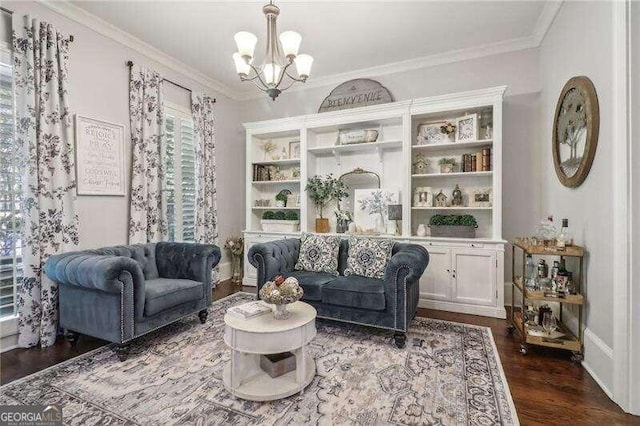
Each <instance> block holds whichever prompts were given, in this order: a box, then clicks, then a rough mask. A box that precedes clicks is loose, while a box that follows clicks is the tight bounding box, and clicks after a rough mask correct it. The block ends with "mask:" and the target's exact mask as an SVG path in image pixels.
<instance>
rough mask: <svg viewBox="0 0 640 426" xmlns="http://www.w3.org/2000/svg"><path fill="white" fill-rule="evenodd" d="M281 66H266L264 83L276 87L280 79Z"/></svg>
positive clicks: (263, 71)
mask: <svg viewBox="0 0 640 426" xmlns="http://www.w3.org/2000/svg"><path fill="white" fill-rule="evenodd" d="M280 70H281V68H280V65H278V64H264V69H263V70H262V73H263V74H264V81H265V83H267V84H269V85H275V83H276V82H278V80H279V77H280Z"/></svg>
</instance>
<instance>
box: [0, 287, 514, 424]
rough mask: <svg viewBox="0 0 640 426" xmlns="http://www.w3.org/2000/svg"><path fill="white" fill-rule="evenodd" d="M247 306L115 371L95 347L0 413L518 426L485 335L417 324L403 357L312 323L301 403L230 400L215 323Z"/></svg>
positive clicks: (148, 420)
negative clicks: (310, 375) (24, 407)
mask: <svg viewBox="0 0 640 426" xmlns="http://www.w3.org/2000/svg"><path fill="white" fill-rule="evenodd" d="M248 300H253V295H250V294H247V293H236V294H234V295H231V296H229V297H227V298H225V299H222V300H220V301H218V302H216V303H214V305H213V306H212V307H211V309H210V314H209V321H208V322H207V323H206V324H205V325H202V324H200V322H199V321H198V319H197V317H196V316H195V315H193V316H192V317H189V318H186V319H184V320H182V321H180V322H178V323H175V324H173V325H171V326H168V327H165V328H164V329H162V330H159V331H157V332H155V333H152V334H151V335H148V336H146V337H145V338H142V339H140V340H139V341H138V342H137V343H136V344H134V346H133V352H132V354H131V355H130V357H129V359H128V360H127V361H125V362H123V363H121V362H119V361H118V359H117V358H116V356H115V354H114V353H113V352H112V351H111V350H110V349H109V348H108V347H104V348H100V349H97V350H95V351H93V352H90V353H87V354H85V355H82V356H79V357H77V358H74V359H71V360H69V361H67V362H65V363H62V364H58V365H56V366H53V367H51V368H49V369H47V370H43V371H41V372H39V373H36V374H33V375H31V376H28V377H25V378H23V379H21V380H18V381H16V382H13V383H10V384H8V385H5V386H3V387H2V388H0V404H61V405H62V406H63V416H64V422H65V424H77V425H92V424H104V425H112V424H113V425H119V424H123V425H125V424H126V425H134V424H146V425H173V424H187V425H196V424H198V425H249V424H267V425H301V424H321V425H324V424H327V425H329V424H358V425H384V424H407V425H460V424H470V425H489V424H491V425H493V424H505V425H513V424H518V418H517V415H516V412H515V409H514V405H513V401H512V399H511V394H510V393H509V388H508V385H507V382H506V380H505V377H504V374H503V372H502V367H501V365H500V360H499V358H498V354H497V351H496V348H495V345H494V343H493V337H492V335H491V331H490V329H488V328H486V327H477V326H470V325H463V324H455V323H450V322H446V321H438V320H431V319H426V318H417V319H415V320H414V321H413V323H412V326H411V330H410V333H409V335H408V339H407V347H406V348H404V349H397V348H396V347H395V346H394V345H393V340H392V337H391V336H390V334H389V333H388V332H383V331H376V330H374V329H371V328H364V327H359V326H353V325H345V324H340V323H335V322H330V321H322V320H318V323H317V327H318V335H317V337H316V338H315V339H314V340H313V342H312V343H311V345H310V348H309V352H310V353H311V355H313V357H314V358H315V360H316V365H317V375H316V377H315V378H314V380H313V382H312V383H311V384H310V385H309V387H307V389H306V390H305V392H304V394H303V395H295V396H291V397H289V398H286V399H283V400H280V401H274V402H269V403H257V402H250V401H244V400H238V399H235V398H233V397H232V396H231V395H230V394H229V393H228V392H227V391H226V390H225V388H224V386H223V385H222V381H221V378H222V368H223V366H224V364H225V363H226V362H227V361H228V359H229V350H228V348H227V347H226V345H225V343H224V342H223V340H222V336H223V332H224V321H223V316H224V313H225V311H226V309H227V308H228V307H229V306H233V305H236V304H239V303H243V302H245V301H248Z"/></svg>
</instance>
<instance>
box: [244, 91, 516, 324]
mask: <svg viewBox="0 0 640 426" xmlns="http://www.w3.org/2000/svg"><path fill="white" fill-rule="evenodd" d="M505 90H506V87H495V88H490V89H485V90H476V91H470V92H464V93H455V94H450V95H442V96H433V97H429V98H421V99H411V100H406V101H399V102H393V103H388V104H383V105H374V106H368V107H362V108H354V109H347V110H342V111H335V112H327V113H320V114H310V115H304V116H298V117H290V118H281V119H275V120H269V121H261V122H253V123H246V124H245V128H246V144H247V174H246V180H247V190H246V206H247V209H246V225H245V232H244V236H245V252H248V250H249V248H250V247H251V246H252V245H253V244H256V243H260V242H267V241H272V240H276V239H281V238H296V237H298V236H299V234H300V232H313V231H314V227H315V219H316V212H315V209H314V206H313V204H312V203H311V201H310V200H309V199H308V197H307V194H306V192H305V191H304V188H305V185H306V181H307V178H308V177H311V176H313V175H316V174H317V175H323V176H324V175H326V174H327V173H333V175H334V176H336V177H337V176H340V175H342V174H343V173H346V172H350V171H353V170H354V169H355V168H358V167H360V168H363V169H366V170H369V171H373V172H375V173H377V174H378V175H379V176H380V180H381V187H382V188H388V189H399V190H400V198H401V203H402V217H403V219H404V220H403V221H402V232H401V235H399V236H390V235H386V236H384V235H381V236H376V237H375V238H393V239H395V240H397V241H401V242H412V243H414V244H420V245H422V246H424V247H425V248H427V250H428V251H429V257H430V260H429V266H428V267H427V270H426V272H425V273H424V275H423V276H422V277H421V279H420V302H419V303H420V306H422V307H425V308H432V309H441V310H448V311H455V312H462V313H469V314H476V315H487V316H494V317H501V318H505V317H506V312H505V309H504V303H503V302H504V244H505V241H504V240H503V239H502V144H503V139H502V100H503V96H504V93H505ZM488 112H490V113H491V114H490V115H491V117H492V123H491V124H492V129H493V132H492V135H491V137H490V138H487V139H482V138H480V137H481V136H484V135H483V134H482V132H480V135H479V136H480V137H479V138H478V140H471V141H465V142H453V143H441V144H433V145H422V146H416V136H417V132H418V126H419V125H420V124H421V123H425V122H433V121H441V120H448V121H451V122H454V121H455V120H456V119H457V118H459V117H462V116H466V115H469V114H486V113H488ZM485 117H486V115H485ZM371 128H375V129H378V130H379V135H378V138H377V141H376V142H373V143H362V144H357V145H336V140H337V137H338V132H339V131H340V130H346V129H371ZM264 141H271V142H272V143H274V144H276V145H277V149H276V151H275V152H281V151H282V148H285V150H286V152H287V153H288V152H289V143H290V142H291V141H300V153H301V155H300V158H286V159H284V160H273V159H271V158H266V159H265V157H264V154H263V151H262V150H261V148H260V146H261V144H262V143H264ZM506 143H509V142H508V141H507V142H506ZM488 147H490V148H491V155H492V161H491V171H489V172H487V171H484V172H483V171H476V172H464V173H462V172H458V173H449V174H440V173H438V172H439V168H438V166H437V163H438V159H439V158H442V157H455V158H459V157H460V156H461V155H462V154H465V153H477V152H480V151H481V150H482V148H488ZM418 153H422V154H424V155H425V156H426V158H427V159H428V160H429V162H430V165H431V166H430V167H431V168H432V169H431V170H428V171H427V172H426V173H421V174H419V175H417V174H414V173H413V170H412V164H413V163H414V162H415V159H416V155H417V154H418ZM458 162H460V161H458ZM254 164H258V165H277V166H279V167H280V170H281V171H282V172H283V173H284V174H285V175H286V176H287V179H286V180H282V181H269V182H254V181H253V168H254ZM294 167H295V168H299V170H300V175H299V177H296V178H292V177H290V174H291V170H292V169H293V168H294ZM456 184H459V185H460V188H461V189H463V190H464V189H467V188H489V187H490V188H491V189H492V204H491V206H489V207H486V206H483V207H469V206H468V203H467V205H466V206H464V207H446V208H436V207H432V206H431V207H419V208H418V207H415V206H414V205H413V193H414V189H415V188H416V187H431V189H432V191H433V193H434V195H435V193H437V192H439V190H440V189H442V190H443V192H444V193H445V194H446V195H447V197H448V198H449V199H451V193H452V191H453V189H454V187H455V185H456ZM282 189H289V190H290V191H291V192H293V193H296V194H300V204H299V206H291V205H289V206H288V207H287V209H282V208H276V207H274V203H275V195H276V194H277V193H278V192H279V191H281V190H282ZM257 199H270V200H272V201H271V203H272V205H271V207H256V206H255V200H257ZM266 210H272V211H277V210H287V211H288V210H295V211H298V212H299V215H300V232H294V233H277V232H264V231H262V229H261V225H260V220H261V217H262V214H263V213H264V212H265V211H266ZM334 210H335V206H330V207H329V208H328V209H327V210H326V211H325V217H327V218H329V219H330V222H331V226H332V231H335V215H334V213H333V212H334ZM463 213H464V214H467V213H468V214H472V215H473V216H474V217H476V219H477V221H478V224H479V227H478V229H477V233H476V238H434V237H431V236H429V235H427V236H424V237H419V236H417V235H416V231H417V228H418V225H419V224H425V225H426V224H428V223H429V219H430V217H431V216H433V215H434V214H463ZM244 274H245V275H244V280H243V282H244V284H245V285H255V284H256V271H255V268H253V267H252V266H251V265H250V264H249V262H245V270H244Z"/></svg>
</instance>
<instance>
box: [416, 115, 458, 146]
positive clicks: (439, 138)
mask: <svg viewBox="0 0 640 426" xmlns="http://www.w3.org/2000/svg"><path fill="white" fill-rule="evenodd" d="M444 123H445V121H433V122H431V123H421V124H418V132H417V136H416V145H430V144H434V143H445V142H450V140H449V138H448V137H447V135H446V134H445V133H442V131H440V127H441V126H442V125H444Z"/></svg>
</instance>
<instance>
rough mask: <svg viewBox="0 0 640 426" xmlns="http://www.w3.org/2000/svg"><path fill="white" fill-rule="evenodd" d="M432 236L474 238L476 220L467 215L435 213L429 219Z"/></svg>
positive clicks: (476, 225)
mask: <svg viewBox="0 0 640 426" xmlns="http://www.w3.org/2000/svg"><path fill="white" fill-rule="evenodd" d="M429 227H430V228H431V236H432V237H454V238H475V236H476V228H477V227H478V222H477V221H476V218H475V217H473V216H471V215H469V214H465V215H455V214H452V215H442V214H436V215H433V216H431V219H430V220H429Z"/></svg>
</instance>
